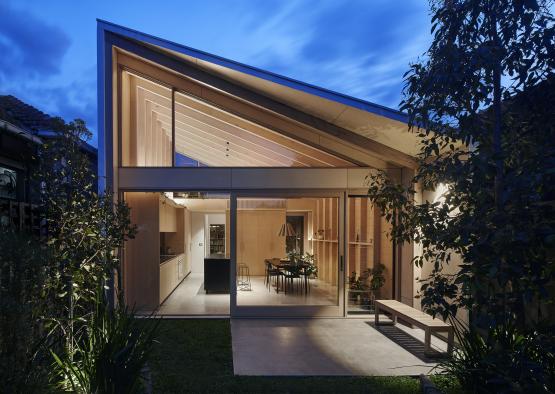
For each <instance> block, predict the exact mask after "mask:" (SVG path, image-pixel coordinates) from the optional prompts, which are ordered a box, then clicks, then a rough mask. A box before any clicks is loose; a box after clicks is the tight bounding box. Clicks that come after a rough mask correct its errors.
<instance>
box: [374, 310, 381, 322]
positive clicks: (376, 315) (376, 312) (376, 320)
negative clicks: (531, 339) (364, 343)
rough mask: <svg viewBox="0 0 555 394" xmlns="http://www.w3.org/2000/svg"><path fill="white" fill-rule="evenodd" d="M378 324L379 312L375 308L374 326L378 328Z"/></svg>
mask: <svg viewBox="0 0 555 394" xmlns="http://www.w3.org/2000/svg"><path fill="white" fill-rule="evenodd" d="M379 324H380V310H379V309H378V307H377V306H376V307H375V308H374V325H375V326H378V325H379Z"/></svg>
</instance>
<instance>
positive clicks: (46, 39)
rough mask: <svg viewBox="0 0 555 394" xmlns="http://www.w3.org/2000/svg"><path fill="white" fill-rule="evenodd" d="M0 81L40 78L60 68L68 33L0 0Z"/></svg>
mask: <svg viewBox="0 0 555 394" xmlns="http://www.w3.org/2000/svg"><path fill="white" fill-rule="evenodd" d="M0 15H2V23H0V51H1V53H2V56H0V81H2V80H6V79H13V78H33V79H35V78H39V77H40V78H43V77H48V76H50V75H54V74H57V73H59V72H60V66H61V63H62V60H63V57H64V55H65V53H66V52H67V50H68V48H69V45H70V40H69V37H68V36H67V35H66V34H65V33H64V32H63V31H62V30H61V29H60V28H58V27H56V26H50V25H48V24H46V23H44V22H43V21H41V20H40V19H38V18H36V17H35V16H33V15H32V14H30V13H28V12H26V11H22V10H17V9H15V8H10V7H9V6H8V5H7V4H4V3H0Z"/></svg>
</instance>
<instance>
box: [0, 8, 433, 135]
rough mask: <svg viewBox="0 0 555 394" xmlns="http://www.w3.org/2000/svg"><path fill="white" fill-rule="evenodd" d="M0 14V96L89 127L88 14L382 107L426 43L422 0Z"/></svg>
mask: <svg viewBox="0 0 555 394" xmlns="http://www.w3.org/2000/svg"><path fill="white" fill-rule="evenodd" d="M77 3H79V4H77ZM0 16H1V17H2V23H0V54H1V55H0V94H11V95H14V96H16V97H18V98H20V99H21V100H23V101H25V102H27V103H29V104H31V105H34V106H35V107H37V108H39V109H40V110H42V111H44V112H46V113H49V114H51V115H59V116H62V117H63V118H65V119H66V120H71V119H74V118H76V117H79V118H82V119H85V121H86V122H87V124H88V125H89V127H90V128H91V130H93V132H94V131H95V130H96V124H97V119H96V18H100V19H104V20H107V21H110V22H113V23H116V24H120V25H123V26H126V27H130V28H133V29H136V30H140V31H142V32H144V33H148V34H152V35H155V36H158V37H162V38H165V39H168V40H171V41H175V42H178V43H180V44H183V45H187V46H190V47H193V48H195V49H200V50H203V51H206V52H209V53H213V54H216V55H220V56H223V57H226V58H229V59H232V60H236V61H239V62H242V63H246V64H248V65H252V66H255V67H259V68H262V69H265V70H268V71H272V72H275V73H278V74H281V75H285V76H288V77H291V78H295V79H298V80H301V81H304V82H308V83H311V84H314V85H318V86H322V87H325V88H328V89H331V90H335V91H338V92H341V93H345V94H348V95H351V96H355V97H359V98H362V99H365V100H368V101H371V102H374V103H378V104H381V105H385V106H389V107H391V108H397V107H398V104H399V101H400V99H401V89H402V85H403V81H402V75H403V73H404V72H405V71H406V70H407V69H408V64H409V62H410V61H414V60H416V59H417V58H418V56H419V55H421V54H422V53H423V52H424V51H425V50H426V48H427V47H428V45H429V42H430V22H429V19H430V18H429V15H428V2H427V1H425V0H411V1H409V0H403V1H389V0H372V1H370V0H361V1H340V0H330V1H308V0H305V1H277V0H276V1H274V0H258V1H247V0H243V1H223V0H221V1H207V0H204V1H177V0H176V1H152V0H148V1H116V0H112V1H88V2H85V1H83V2H76V1H44V0H19V1H10V0H7V1H6V0H2V1H1V2H0ZM92 143H93V144H94V145H96V136H95V137H94V140H93V141H92Z"/></svg>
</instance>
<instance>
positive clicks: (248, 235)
mask: <svg viewBox="0 0 555 394" xmlns="http://www.w3.org/2000/svg"><path fill="white" fill-rule="evenodd" d="M283 223H285V210H284V209H273V210H265V209H256V210H254V209H253V210H248V209H247V210H237V264H246V265H247V266H248V267H249V272H250V275H264V273H265V265H264V260H265V259H271V258H273V257H279V258H284V257H285V237H280V236H279V235H278V233H279V230H280V228H281V225H282V224H283Z"/></svg>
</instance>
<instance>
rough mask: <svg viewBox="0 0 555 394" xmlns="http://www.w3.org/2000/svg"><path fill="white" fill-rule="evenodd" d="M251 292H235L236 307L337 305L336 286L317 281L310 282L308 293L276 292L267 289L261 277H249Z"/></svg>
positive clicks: (272, 288) (273, 289)
mask: <svg viewBox="0 0 555 394" xmlns="http://www.w3.org/2000/svg"><path fill="white" fill-rule="evenodd" d="M250 280H251V290H250V291H239V290H238V291H237V305H337V299H338V298H337V297H338V292H337V286H330V285H329V284H327V283H325V282H324V281H321V280H318V279H311V280H310V291H309V292H308V294H304V293H303V292H301V291H288V292H287V294H286V293H285V292H284V291H283V289H281V290H280V292H279V293H277V292H276V288H275V285H272V286H270V288H269V289H268V287H267V286H266V284H264V277H263V276H251V278H250Z"/></svg>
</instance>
